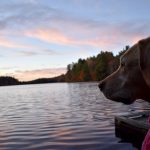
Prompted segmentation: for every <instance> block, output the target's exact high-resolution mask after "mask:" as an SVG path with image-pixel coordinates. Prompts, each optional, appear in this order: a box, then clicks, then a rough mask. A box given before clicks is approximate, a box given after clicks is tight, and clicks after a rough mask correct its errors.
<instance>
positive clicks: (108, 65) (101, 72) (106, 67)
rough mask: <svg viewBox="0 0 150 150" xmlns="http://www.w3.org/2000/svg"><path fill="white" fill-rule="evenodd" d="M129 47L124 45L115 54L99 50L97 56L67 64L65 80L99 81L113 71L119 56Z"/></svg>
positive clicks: (117, 64)
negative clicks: (123, 47)
mask: <svg viewBox="0 0 150 150" xmlns="http://www.w3.org/2000/svg"><path fill="white" fill-rule="evenodd" d="M128 48H129V46H126V47H125V49H123V50H122V51H121V52H120V53H119V54H118V55H117V56H114V55H113V53H112V52H102V51H101V52H100V53H99V54H98V55H97V56H93V57H90V58H87V59H79V60H78V62H76V63H72V64H69V65H68V66H67V73H66V75H65V80H66V81H67V82H81V81H99V80H102V79H104V78H105V77H106V76H108V75H109V74H111V73H112V72H114V71H115V70H116V69H117V68H118V66H119V61H120V60H119V59H120V56H121V55H122V54H123V53H124V52H125V51H126V50H127V49H128Z"/></svg>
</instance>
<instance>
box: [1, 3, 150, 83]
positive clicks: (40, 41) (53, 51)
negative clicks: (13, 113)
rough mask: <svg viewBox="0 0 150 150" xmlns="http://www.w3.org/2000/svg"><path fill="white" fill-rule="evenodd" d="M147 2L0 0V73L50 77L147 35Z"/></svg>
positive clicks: (148, 12) (17, 76) (148, 31)
mask: <svg viewBox="0 0 150 150" xmlns="http://www.w3.org/2000/svg"><path fill="white" fill-rule="evenodd" d="M149 6H150V1H144V2H143V1H141V0H132V1H129V0H126V1H120V0H80V1H79V0H69V1H68V0H55V1H54V0H43V1H42V0H25V1H20V0H8V1H4V0H2V1H0V12H1V17H0V59H1V63H0V75H8V76H13V77H16V78H18V79H19V80H24V81H27V80H32V79H36V78H41V77H54V76H57V75H60V74H63V73H65V72H66V66H67V65H68V64H70V63H72V62H75V61H77V60H78V59H79V58H87V57H90V56H93V55H97V54H98V53H99V52H100V51H101V50H103V51H106V50H107V51H113V53H114V54H117V53H118V52H119V51H121V50H122V49H123V47H125V46H126V45H132V44H134V43H135V42H137V41H138V40H139V39H141V38H145V37H148V36H149V35H150V28H149V24H150V17H149V14H150V9H149Z"/></svg>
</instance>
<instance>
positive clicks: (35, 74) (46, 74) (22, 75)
mask: <svg viewBox="0 0 150 150" xmlns="http://www.w3.org/2000/svg"><path fill="white" fill-rule="evenodd" d="M65 73H66V68H47V69H37V70H29V71H15V72H13V73H9V74H7V75H8V76H9V75H11V76H14V77H15V78H17V79H19V80H20V81H29V80H34V79H37V78H51V77H55V76H59V75H61V74H65Z"/></svg>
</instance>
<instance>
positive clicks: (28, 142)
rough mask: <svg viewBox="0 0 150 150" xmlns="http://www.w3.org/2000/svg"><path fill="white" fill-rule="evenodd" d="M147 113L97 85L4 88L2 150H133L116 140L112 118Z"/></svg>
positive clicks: (0, 126) (142, 104)
mask: <svg viewBox="0 0 150 150" xmlns="http://www.w3.org/2000/svg"><path fill="white" fill-rule="evenodd" d="M147 109H149V104H148V103H146V102H143V101H138V102H135V103H134V104H132V105H129V106H126V105H124V104H121V103H116V102H112V101H109V100H107V99H105V98H104V96H103V95H102V94H101V93H100V91H99V89H98V87H97V83H74V84H73V83H72V84H71V83H70V84H67V83H57V84H41V85H23V86H11V87H0V149H6V150H7V149H9V150H14V149H15V150H17V149H18V150H21V149H24V150H30V149H36V150H46V149H47V150H53V149H54V150H110V149H114V150H130V149H131V150H133V149H135V148H134V147H133V146H132V144H130V143H120V141H121V140H120V139H118V138H116V137H115V133H114V132H115V131H114V116H115V115H120V114H126V113H130V112H131V111H143V110H147Z"/></svg>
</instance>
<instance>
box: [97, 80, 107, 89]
mask: <svg viewBox="0 0 150 150" xmlns="http://www.w3.org/2000/svg"><path fill="white" fill-rule="evenodd" d="M104 86H105V82H103V81H101V82H100V83H99V85H98V87H99V89H100V90H101V91H103V89H104Z"/></svg>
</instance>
